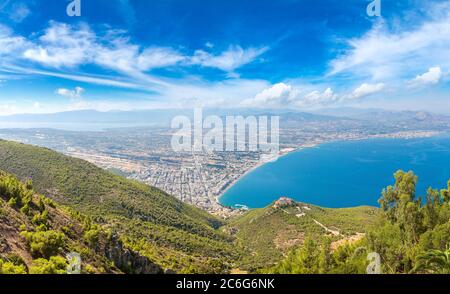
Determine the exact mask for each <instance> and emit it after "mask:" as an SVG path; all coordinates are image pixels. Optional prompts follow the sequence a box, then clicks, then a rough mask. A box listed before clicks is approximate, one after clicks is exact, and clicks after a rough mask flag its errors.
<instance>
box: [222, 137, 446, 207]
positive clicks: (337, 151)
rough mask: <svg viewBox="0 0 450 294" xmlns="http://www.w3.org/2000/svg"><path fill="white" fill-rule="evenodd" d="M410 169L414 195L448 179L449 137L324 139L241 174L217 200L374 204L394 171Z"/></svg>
mask: <svg viewBox="0 0 450 294" xmlns="http://www.w3.org/2000/svg"><path fill="white" fill-rule="evenodd" d="M399 169H403V170H405V171H409V170H412V171H414V172H415V173H416V174H417V175H418V176H419V183H418V186H417V194H418V195H419V196H422V195H426V190H427V188H428V187H430V186H431V187H433V188H439V189H441V188H444V187H446V185H447V181H448V180H449V179H450V136H449V135H442V136H436V137H430V138H414V139H370V140H362V141H344V142H333V143H325V144H322V145H319V146H317V147H313V148H306V149H302V150H298V151H295V152H292V153H290V154H287V155H285V156H283V157H281V158H279V159H278V160H277V161H276V162H271V163H267V164H265V165H263V166H261V167H259V168H257V169H255V170H254V171H252V172H250V173H248V174H247V175H246V176H244V177H243V178H241V179H240V180H239V181H238V182H236V183H235V184H234V185H233V186H232V187H230V188H229V189H228V190H227V191H226V192H225V193H224V194H223V195H222V196H221V197H220V199H219V201H220V202H221V203H222V204H223V205H226V206H234V207H236V206H239V205H245V206H247V207H249V208H260V207H265V206H267V205H269V204H270V203H272V202H273V201H275V200H277V199H279V198H280V197H282V196H285V197H290V198H293V199H295V200H297V201H301V202H305V203H310V204H314V205H318V206H322V207H329V208H341V207H354V206H361V205H371V206H378V203H377V201H378V199H379V198H380V196H381V191H382V189H383V188H384V187H386V186H388V185H392V184H393V183H394V179H393V174H394V173H395V172H396V171H397V170H399Z"/></svg>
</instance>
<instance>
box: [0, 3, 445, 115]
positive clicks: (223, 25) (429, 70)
mask: <svg viewBox="0 0 450 294" xmlns="http://www.w3.org/2000/svg"><path fill="white" fill-rule="evenodd" d="M323 2H324V3H323V4H322V5H320V6H319V5H317V2H316V1H312V0H305V1H292V0H289V1H288V0H280V1H269V0H262V1H258V2H257V5H256V4H255V1H235V0H232V1H209V2H205V1H200V0H191V1H182V0H173V1H152V2H148V1H138V0H113V1H106V0H91V1H84V0H82V5H83V6H82V16H81V17H69V16H67V15H66V5H67V3H66V2H65V1H59V2H57V3H55V2H54V1H50V0H38V1H31V0H18V1H10V0H0V115H1V116H4V115H11V114H19V113H55V112H64V111H73V110H87V109H92V110H97V111H111V110H121V111H124V110H142V109H159V108H165V109H167V108H191V109H192V107H207V108H223V107H230V106H233V107H236V108H247V107H251V108H262V109H291V110H296V111H305V112H310V111H314V110H318V109H323V108H341V107H356V108H363V109H367V108H380V109H388V110H417V111H430V112H435V113H445V114H450V99H449V98H450V97H449V93H450V91H449V90H450V88H449V85H450V83H449V76H450V75H449V74H450V50H448V48H450V1H437V0H430V1H419V0H402V1H394V0H392V1H391V0H382V16H381V17H369V16H368V15H367V14H366V7H367V4H368V3H369V2H368V1H366V0H351V1H346V3H342V1H336V0H323Z"/></svg>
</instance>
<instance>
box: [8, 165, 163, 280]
mask: <svg viewBox="0 0 450 294" xmlns="http://www.w3.org/2000/svg"><path fill="white" fill-rule="evenodd" d="M71 253H77V254H79V259H77V257H76V256H75V255H72V256H71V255H70V254H71ZM78 260H80V261H81V262H82V264H83V266H82V267H78V270H80V271H81V273H147V274H151V273H160V272H162V269H161V268H160V267H159V266H158V265H156V264H154V263H152V262H151V261H150V260H149V259H148V258H146V257H144V256H141V255H140V254H139V253H137V252H134V251H132V250H130V249H128V248H125V247H124V245H123V243H122V242H121V241H120V240H119V237H118V236H117V235H115V234H113V233H112V232H111V231H110V230H104V229H103V228H101V227H100V226H99V225H97V224H95V223H94V222H93V221H92V220H91V219H90V218H89V217H87V216H85V215H83V214H81V213H78V212H75V211H74V210H71V209H69V208H67V207H62V206H59V205H58V204H57V203H55V202H54V201H52V200H50V199H48V198H46V197H45V196H43V195H39V194H37V193H36V192H35V191H34V190H33V185H32V183H31V181H27V182H25V183H21V182H20V181H18V180H17V179H16V178H15V177H14V176H12V175H10V174H8V173H5V172H3V171H0V274H25V273H31V274H60V273H61V274H63V273H66V272H67V268H68V267H69V264H70V265H75V263H76V262H78ZM79 264H81V263H79ZM76 270H77V268H76V267H73V271H76Z"/></svg>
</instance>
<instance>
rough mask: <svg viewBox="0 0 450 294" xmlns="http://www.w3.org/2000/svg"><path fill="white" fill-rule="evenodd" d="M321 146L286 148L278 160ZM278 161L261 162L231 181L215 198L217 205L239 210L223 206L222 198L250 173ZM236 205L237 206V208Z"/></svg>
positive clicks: (279, 154) (310, 144) (310, 145)
mask: <svg viewBox="0 0 450 294" xmlns="http://www.w3.org/2000/svg"><path fill="white" fill-rule="evenodd" d="M321 144H323V143H309V144H304V145H302V146H300V147H288V148H284V149H282V150H280V151H279V153H278V155H277V156H276V159H277V160H278V159H280V158H282V157H284V156H287V155H289V154H291V153H294V152H297V151H301V150H303V149H306V148H314V147H317V146H319V145H321ZM277 160H275V161H273V160H267V161H260V162H259V163H258V164H257V165H255V166H253V167H251V168H250V169H248V170H247V171H245V172H244V173H243V174H242V175H240V176H239V177H237V178H236V179H234V180H233V181H231V182H230V183H229V184H228V185H227V187H226V188H225V189H223V191H221V193H220V195H218V196H216V197H215V199H216V203H218V204H219V205H221V206H222V207H225V208H231V209H233V210H234V209H238V208H235V207H231V206H226V205H223V204H222V203H221V202H220V198H222V197H223V196H224V195H225V193H226V192H228V191H229V190H230V189H231V188H232V187H233V186H234V185H236V184H237V182H239V181H240V180H242V179H243V178H244V177H245V176H247V175H249V174H250V173H252V172H254V171H255V170H257V169H258V168H260V167H262V166H264V165H266V164H268V163H270V162H276V161H277ZM236 205H242V206H245V207H246V205H243V204H236ZM236 205H235V206H236Z"/></svg>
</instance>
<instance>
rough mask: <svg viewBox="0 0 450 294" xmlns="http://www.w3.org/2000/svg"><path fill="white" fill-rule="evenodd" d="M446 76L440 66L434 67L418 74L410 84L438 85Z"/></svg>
mask: <svg viewBox="0 0 450 294" xmlns="http://www.w3.org/2000/svg"><path fill="white" fill-rule="evenodd" d="M443 77H444V74H443V72H442V70H441V68H440V67H432V68H430V69H429V70H428V71H427V72H426V73H423V74H421V75H418V76H417V77H416V78H415V79H413V80H412V81H410V85H411V86H413V87H415V86H426V85H436V84H438V83H439V82H440V81H441V79H442V78H443Z"/></svg>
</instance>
